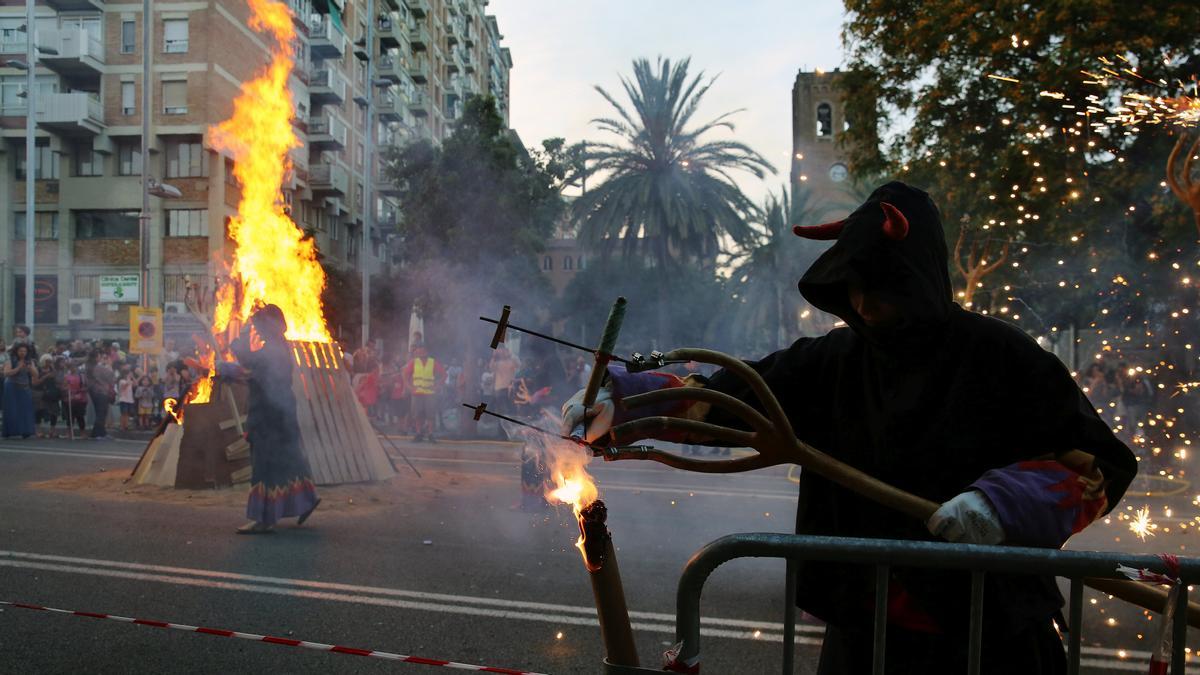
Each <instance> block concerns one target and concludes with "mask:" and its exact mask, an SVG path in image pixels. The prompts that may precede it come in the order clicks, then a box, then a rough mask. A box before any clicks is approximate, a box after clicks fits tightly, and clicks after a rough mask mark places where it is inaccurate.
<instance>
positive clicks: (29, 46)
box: [25, 0, 37, 341]
mask: <svg viewBox="0 0 1200 675" xmlns="http://www.w3.org/2000/svg"><path fill="white" fill-rule="evenodd" d="M33 8H34V0H25V65H26V68H25V106H26V108H25V323H26V324H27V325H28V326H29V339H30V340H31V341H32V340H33V339H34V336H33V327H34V316H33V273H34V272H33V257H34V238H33V237H34V229H35V228H34V225H33V218H34V207H33V198H34V195H33V181H34V175H35V169H34V162H35V159H34V155H35V154H36V152H37V145H36V143H35V142H34V138H33V132H34V129H35V128H36V127H37V117H36V115H37V106H36V105H35V102H36V98H37V94H36V93H35V92H34V86H35V84H36V79H37V78H36V76H35V73H34V71H36V70H37V42H36V32H37V28H36V26H37V24H36V23H34V11H33Z"/></svg>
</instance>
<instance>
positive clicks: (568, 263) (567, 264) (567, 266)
mask: <svg viewBox="0 0 1200 675" xmlns="http://www.w3.org/2000/svg"><path fill="white" fill-rule="evenodd" d="M573 267H575V260H574V258H572V257H571V256H569V255H568V256H563V269H564V270H568V271H569V270H571V269H572V268H573Z"/></svg>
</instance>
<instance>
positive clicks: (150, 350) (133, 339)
mask: <svg viewBox="0 0 1200 675" xmlns="http://www.w3.org/2000/svg"><path fill="white" fill-rule="evenodd" d="M162 350H163V337H162V310H161V309H159V308H157V307H130V308H129V353H130V354H161V353H162Z"/></svg>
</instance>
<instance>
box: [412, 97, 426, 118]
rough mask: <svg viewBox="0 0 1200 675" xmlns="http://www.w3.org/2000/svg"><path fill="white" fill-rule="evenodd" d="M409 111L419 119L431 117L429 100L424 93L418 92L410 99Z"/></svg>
mask: <svg viewBox="0 0 1200 675" xmlns="http://www.w3.org/2000/svg"><path fill="white" fill-rule="evenodd" d="M408 111H409V112H411V113H412V114H413V115H415V116H417V117H425V116H427V115H429V98H428V97H427V96H425V94H424V93H422V92H417V93H416V94H413V95H412V96H410V97H409V98H408Z"/></svg>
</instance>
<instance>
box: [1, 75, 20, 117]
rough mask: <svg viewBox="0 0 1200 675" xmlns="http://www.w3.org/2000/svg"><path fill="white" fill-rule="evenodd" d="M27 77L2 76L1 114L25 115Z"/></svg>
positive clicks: (7, 115) (5, 115) (6, 115)
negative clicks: (24, 93) (24, 95)
mask: <svg viewBox="0 0 1200 675" xmlns="http://www.w3.org/2000/svg"><path fill="white" fill-rule="evenodd" d="M24 91H25V77H24V76H14V77H0V116H4V117H15V116H17V115H20V116H22V117H23V116H24V115H25V98H24V97H23V96H21V93H22V92H24Z"/></svg>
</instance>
